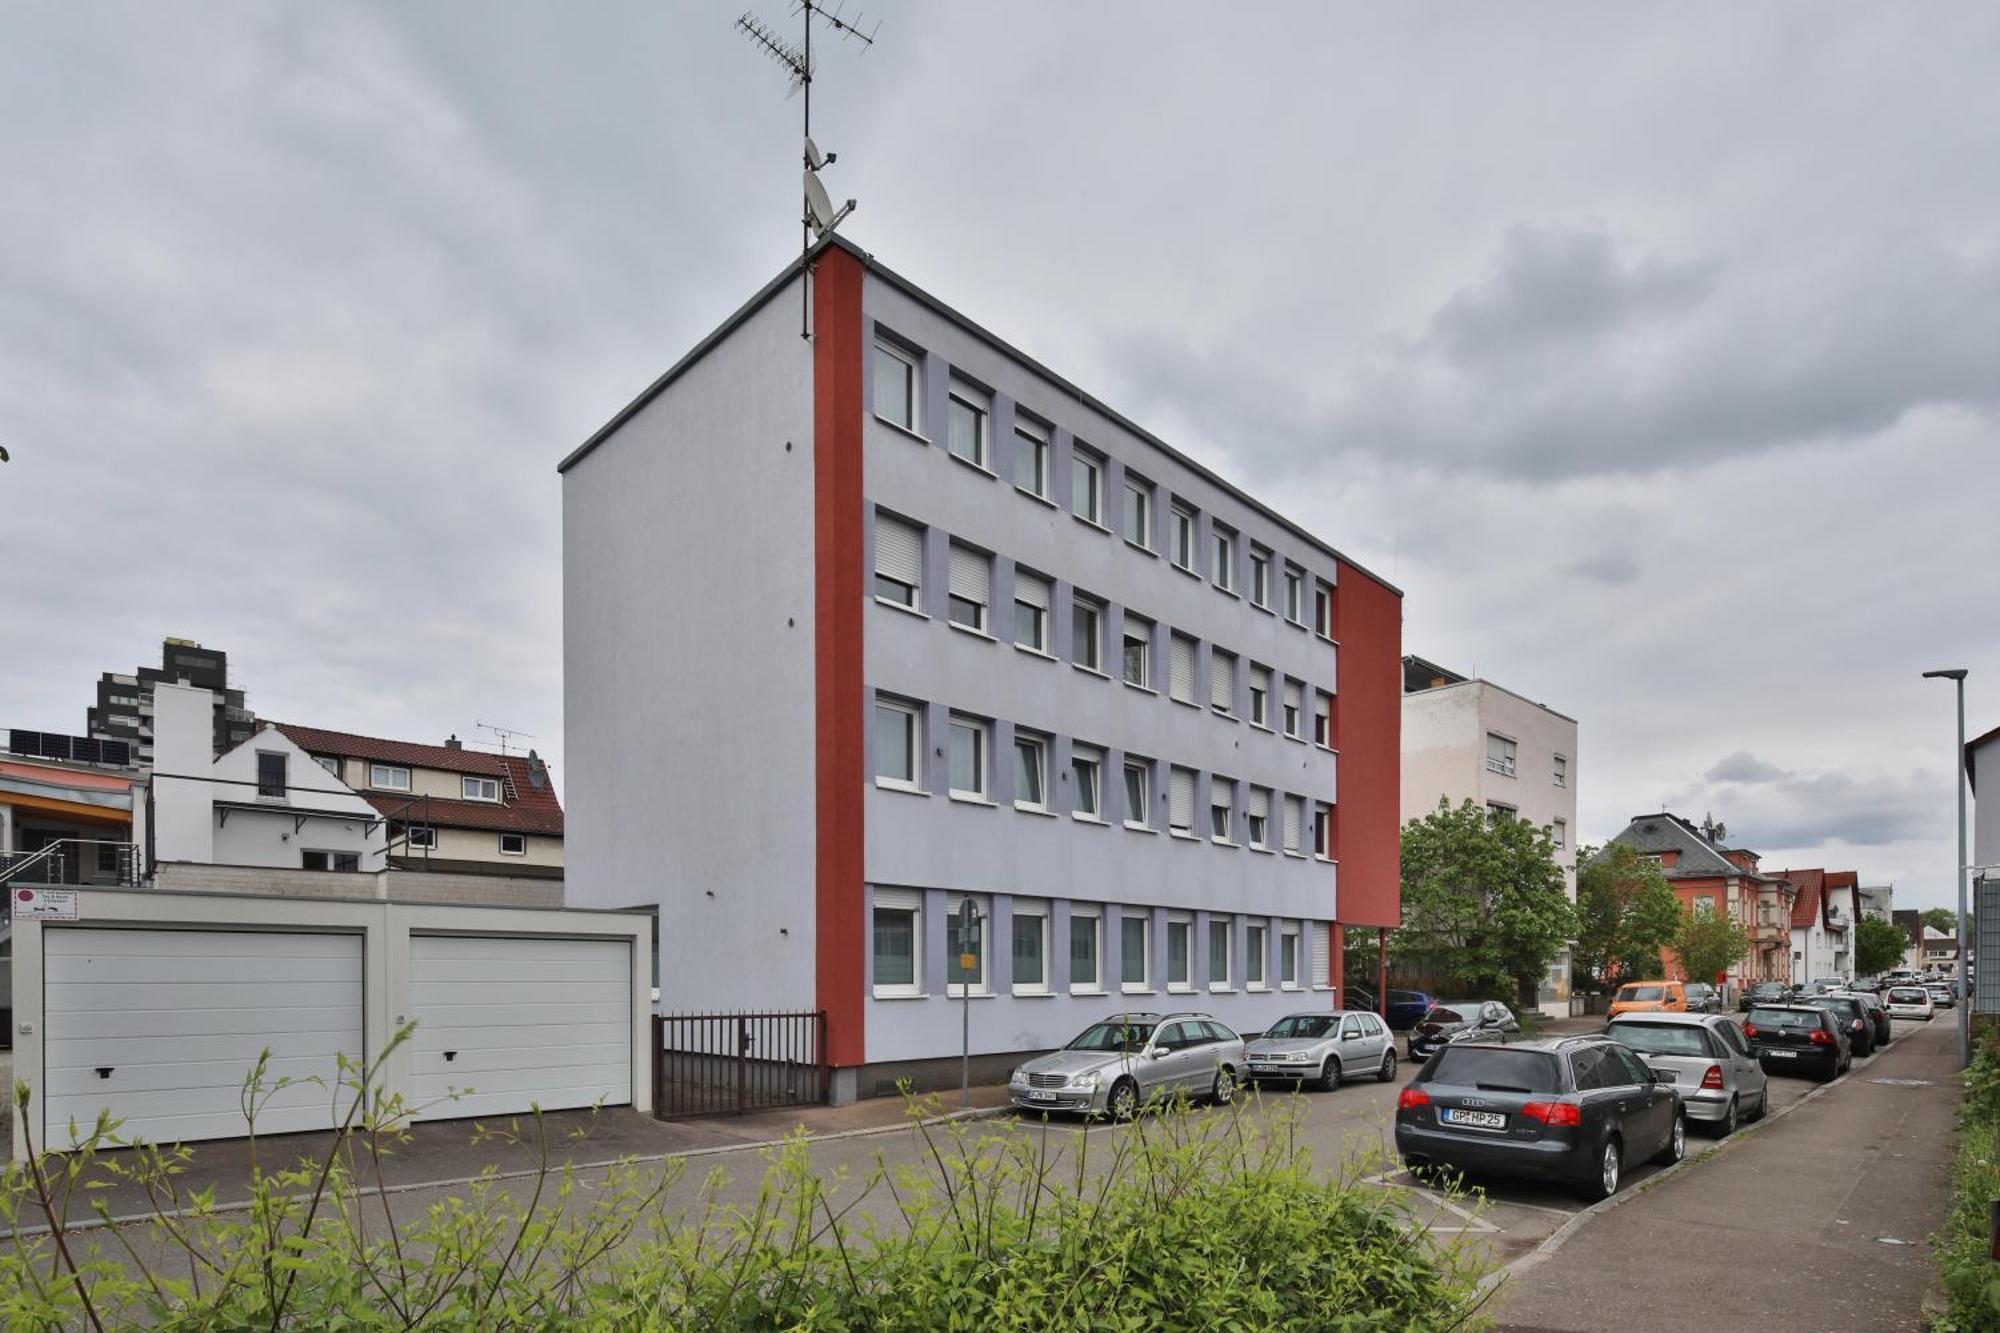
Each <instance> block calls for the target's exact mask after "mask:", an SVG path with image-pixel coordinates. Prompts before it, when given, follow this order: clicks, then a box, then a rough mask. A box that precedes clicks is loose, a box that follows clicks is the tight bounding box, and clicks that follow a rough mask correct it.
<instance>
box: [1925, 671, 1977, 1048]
mask: <svg viewBox="0 0 2000 1333" xmlns="http://www.w3.org/2000/svg"><path fill="white" fill-rule="evenodd" d="M1924 679H1925V680H1948V681H1950V682H1952V684H1953V685H1954V686H1955V687H1956V688H1957V691H1958V745H1957V747H1956V748H1955V749H1953V750H1952V752H1951V777H1952V785H1953V786H1955V787H1957V788H1958V858H1957V859H1956V860H1954V861H1953V862H1952V864H1953V865H1955V866H1957V867H1958V990H1959V995H1960V1000H1959V1005H1958V1067H1959V1068H1960V1069H1963V1068H1965V1067H1966V1066H1967V1065H1969V1064H1971V1063H1972V1003H1971V997H1970V996H1968V995H1967V994H1966V985H1965V929H1966V923H1965V865H1966V862H1967V861H1968V860H1969V859H1970V858H1969V857H1968V856H1967V855H1966V851H1965V668H1964V667H1952V668H1949V669H1948V670H1944V671H1926V672H1924Z"/></svg>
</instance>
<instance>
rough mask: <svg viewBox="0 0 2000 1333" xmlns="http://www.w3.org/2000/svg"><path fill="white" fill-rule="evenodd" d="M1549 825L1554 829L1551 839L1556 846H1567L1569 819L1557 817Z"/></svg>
mask: <svg viewBox="0 0 2000 1333" xmlns="http://www.w3.org/2000/svg"><path fill="white" fill-rule="evenodd" d="M1550 827H1551V828H1553V829H1554V830H1555V835H1554V838H1553V841H1554V842H1555V845H1556V846H1557V848H1559V849H1560V848H1563V847H1567V846H1569V821H1568V820H1567V819H1558V820H1557V821H1555V823H1554V824H1552V825H1551V826H1550Z"/></svg>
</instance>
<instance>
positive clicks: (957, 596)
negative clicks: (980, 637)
mask: <svg viewBox="0 0 2000 1333" xmlns="http://www.w3.org/2000/svg"><path fill="white" fill-rule="evenodd" d="M950 574H951V578H950V585H951V586H950V602H949V606H950V610H951V623H952V624H954V625H963V626H964V627H965V628H967V629H970V630H978V631H979V632H980V633H982V634H984V633H985V632H986V606H987V603H988V602H990V601H991V600H992V598H993V559H992V557H991V556H988V555H986V554H985V553H983V552H980V551H975V550H973V549H972V548H971V547H969V546H960V545H958V544H957V543H956V542H954V543H953V544H952V548H951V570H950Z"/></svg>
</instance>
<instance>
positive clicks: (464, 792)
mask: <svg viewBox="0 0 2000 1333" xmlns="http://www.w3.org/2000/svg"><path fill="white" fill-rule="evenodd" d="M488 789H491V791H492V793H493V794H492V795H491V796H488V795H487V794H486V792H487V791H488ZM475 792H477V793H478V794H477V795H475V794H474V793H475ZM458 795H459V799H460V800H464V801H484V802H486V803H487V804H488V805H498V804H500V779H498V778H482V777H475V776H473V775H472V774H470V773H461V774H459V775H458Z"/></svg>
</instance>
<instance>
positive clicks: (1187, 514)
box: [1169, 505, 1194, 573]
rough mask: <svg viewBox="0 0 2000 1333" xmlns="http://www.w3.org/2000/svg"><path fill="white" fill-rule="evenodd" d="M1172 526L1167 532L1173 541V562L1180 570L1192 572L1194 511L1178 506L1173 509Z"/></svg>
mask: <svg viewBox="0 0 2000 1333" xmlns="http://www.w3.org/2000/svg"><path fill="white" fill-rule="evenodd" d="M1172 512H1173V526H1172V528H1171V529H1170V530H1169V531H1170V534H1171V536H1172V540H1173V546H1172V554H1173V560H1174V563H1175V564H1176V565H1178V566H1179V567H1180V568H1182V569H1185V570H1187V571H1188V572H1189V573H1193V572H1194V511H1193V510H1192V509H1184V508H1182V507H1181V506H1180V505H1175V506H1174V507H1173V511H1172Z"/></svg>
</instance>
